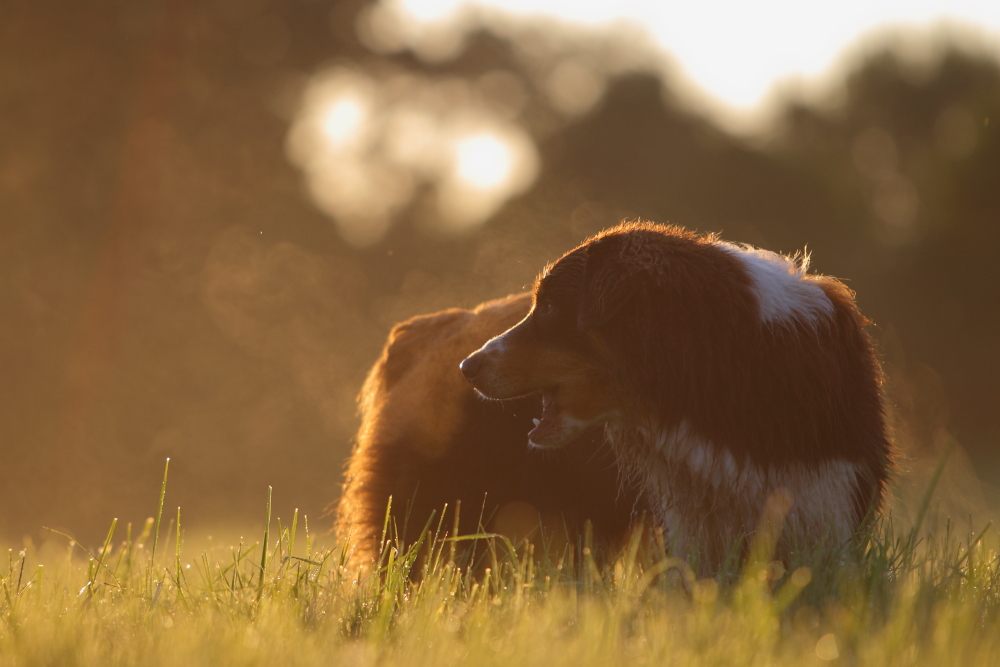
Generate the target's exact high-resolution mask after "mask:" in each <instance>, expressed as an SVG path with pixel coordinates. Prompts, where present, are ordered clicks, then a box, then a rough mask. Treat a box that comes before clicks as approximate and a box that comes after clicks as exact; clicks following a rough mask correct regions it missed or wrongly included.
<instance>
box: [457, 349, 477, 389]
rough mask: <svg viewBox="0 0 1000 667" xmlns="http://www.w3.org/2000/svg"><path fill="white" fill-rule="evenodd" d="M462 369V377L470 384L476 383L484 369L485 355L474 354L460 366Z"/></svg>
mask: <svg viewBox="0 0 1000 667" xmlns="http://www.w3.org/2000/svg"><path fill="white" fill-rule="evenodd" d="M458 367H459V368H461V369H462V375H464V376H465V379H466V380H468V381H469V382H475V380H476V376H477V375H479V371H481V370H482V369H483V355H481V354H479V353H478V352H477V353H476V354H473V355H471V356H469V357H466V358H465V360H464V361H463V362H462V363H460V364H459V365H458Z"/></svg>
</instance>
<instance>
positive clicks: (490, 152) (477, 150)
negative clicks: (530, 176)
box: [455, 134, 512, 190]
mask: <svg viewBox="0 0 1000 667" xmlns="http://www.w3.org/2000/svg"><path fill="white" fill-rule="evenodd" d="M455 152H456V154H457V158H458V175H459V177H460V178H461V179H462V180H464V181H465V182H467V183H469V184H470V185H472V186H475V187H477V188H481V189H484V190H487V189H491V188H496V187H498V186H500V185H502V184H503V183H504V181H506V180H507V178H508V177H509V176H510V171H511V163H512V156H511V152H510V149H509V148H508V147H507V145H506V144H505V143H504V142H503V141H501V140H500V139H499V138H498V137H496V136H494V135H491V134H478V135H474V136H471V137H467V138H465V139H462V140H460V141H459V142H458V144H457V146H456V149H455Z"/></svg>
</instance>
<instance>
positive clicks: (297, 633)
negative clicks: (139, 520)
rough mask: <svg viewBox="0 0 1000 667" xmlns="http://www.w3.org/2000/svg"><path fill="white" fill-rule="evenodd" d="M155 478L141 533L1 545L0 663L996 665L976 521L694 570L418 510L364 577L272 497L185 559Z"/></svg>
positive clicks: (881, 532)
mask: <svg viewBox="0 0 1000 667" xmlns="http://www.w3.org/2000/svg"><path fill="white" fill-rule="evenodd" d="M165 488H166V471H165V474H164V487H163V491H161V496H160V505H159V508H158V512H157V517H156V519H155V521H154V519H152V518H150V519H149V520H147V522H146V525H145V526H144V527H143V529H142V530H141V531H140V534H139V535H138V536H133V534H132V530H131V526H128V527H126V529H125V538H124V539H121V538H120V537H119V539H118V541H116V534H117V530H118V527H117V521H114V522H112V524H111V527H110V529H109V531H108V535H107V538H106V540H105V541H104V544H103V547H102V548H101V549H100V550H99V551H97V552H96V553H91V552H86V551H84V550H83V549H81V548H80V547H79V546H78V545H76V544H75V543H74V542H72V541H70V540H71V538H69V536H66V539H67V541H68V551H67V554H66V555H65V557H61V558H51V559H49V560H50V562H45V563H42V564H39V565H35V564H34V563H32V564H31V565H28V564H27V563H28V559H29V557H28V555H26V554H25V553H24V552H22V553H21V554H16V553H14V552H12V551H11V552H8V558H7V563H6V564H4V565H5V566H6V567H3V566H0V577H2V580H0V665H91V664H101V665H218V664H226V665H256V664H281V665H327V664H337V665H340V664H345V665H359V666H360V665H375V664H400V665H430V664H433V665H450V664H475V665H491V664H496V665H540V666H544V667H554V666H557V665H573V666H574V667H576V666H580V665H605V664H621V663H625V662H626V661H627V662H628V664H637V665H641V664H657V665H660V664H667V665H699V666H702V665H727V666H728V665H768V666H780V665H796V666H798V665H826V664H850V665H935V666H937V665H949V664H954V665H996V664H1000V581H998V578H1000V560H998V555H997V551H996V548H995V544H996V540H993V539H992V538H991V534H990V533H989V532H987V531H981V532H979V533H977V534H972V533H966V534H964V535H959V534H957V531H956V530H954V529H953V527H952V526H951V524H946V526H945V528H944V529H943V530H942V531H940V532H939V533H937V534H932V533H928V532H926V531H924V532H921V529H920V526H919V523H918V525H917V526H915V527H914V528H911V529H909V530H905V531H904V530H900V529H897V528H895V527H894V526H893V524H892V521H891V520H882V521H880V522H878V523H877V524H876V525H874V526H873V527H872V529H871V530H870V531H867V532H865V533H862V534H859V535H858V536H857V539H856V540H855V541H854V542H853V543H852V544H849V545H845V546H844V548H843V549H840V550H838V551H836V552H833V553H830V552H827V553H825V554H812V555H803V556H801V557H800V561H801V562H798V563H795V564H793V565H792V566H791V567H789V568H787V569H786V568H785V567H784V566H783V565H782V564H780V563H777V562H768V559H767V558H761V557H759V556H760V555H761V554H763V553H765V552H766V550H767V545H766V544H763V545H762V544H760V543H758V544H757V545H756V546H755V552H756V553H757V554H758V557H757V558H755V559H752V560H751V562H750V563H748V564H746V565H744V566H742V567H741V568H739V569H737V568H735V567H733V568H730V569H729V570H727V571H726V572H723V573H720V574H719V576H717V577H716V578H713V579H700V580H699V579H697V578H696V577H695V576H694V575H693V573H692V571H691V569H690V568H688V567H687V565H686V564H685V563H684V562H683V561H680V560H678V559H673V558H669V557H667V556H666V555H664V554H663V553H662V552H661V551H660V548H661V547H660V545H658V544H657V543H656V540H655V538H636V539H634V540H633V541H632V543H631V544H630V545H629V547H628V548H627V549H626V550H625V551H624V552H623V553H622V554H618V555H617V556H616V557H615V558H610V559H603V560H604V561H607V562H605V564H603V565H601V564H599V562H601V559H598V558H596V555H595V554H594V553H593V552H592V550H591V549H590V547H589V546H588V540H586V539H583V540H581V542H580V543H579V544H577V545H575V546H573V547H569V548H567V549H565V550H564V551H562V552H560V553H556V554H551V553H548V552H546V553H544V554H543V555H541V556H539V555H536V554H535V553H534V552H533V549H532V547H530V546H528V545H522V546H520V547H515V545H512V544H510V543H509V542H507V541H505V540H504V539H503V538H500V537H495V536H494V537H489V536H465V537H463V538H461V539H451V538H448V537H447V534H446V531H444V530H442V526H440V525H439V524H438V525H435V524H433V523H429V524H428V528H427V529H426V530H425V536H424V538H423V539H422V540H420V541H418V543H416V544H414V545H404V544H400V543H399V542H398V541H397V540H394V539H392V538H391V532H392V531H391V530H390V526H389V525H388V522H387V525H386V533H387V535H386V539H385V540H384V542H383V544H384V547H383V549H382V553H381V556H380V559H379V561H378V563H375V564H373V567H374V568H375V571H376V572H375V574H374V575H373V576H359V573H358V572H355V571H352V569H351V568H349V567H348V566H347V564H346V560H345V558H344V556H343V555H344V553H345V550H344V548H343V547H342V546H337V547H334V548H330V549H328V548H319V547H317V546H316V545H315V544H314V543H313V539H312V536H311V535H310V534H309V531H308V521H307V520H306V519H305V518H304V517H303V520H302V521H300V519H299V516H298V514H297V513H296V514H295V515H294V516H293V518H292V521H291V523H290V525H287V526H282V525H281V522H280V520H278V521H277V522H276V523H277V526H276V529H277V530H276V533H275V534H274V535H272V534H271V532H270V530H271V527H272V526H271V523H272V522H271V516H270V515H271V508H270V490H269V492H268V505H267V510H266V511H267V522H266V528H265V532H264V535H263V539H262V541H261V542H260V543H255V544H245V543H243V542H240V543H239V544H236V545H233V546H232V547H227V548H218V547H216V548H213V549H209V550H206V551H203V552H201V553H197V554H189V553H186V552H185V550H184V544H183V533H182V531H181V516H180V510H178V513H177V516H176V519H175V522H174V524H173V526H172V527H173V528H174V530H170V529H169V528H168V529H167V530H166V531H161V525H160V524H161V522H162V518H163V516H162V515H163V493H164V492H165ZM925 511H926V504H925V505H924V506H923V508H922V510H921V516H922V515H923V513H924V512H925ZM300 523H301V524H302V525H301V526H300ZM987 528H988V526H987ZM161 532H163V533H164V539H163V541H162V542H161ZM984 535H985V539H984ZM171 538H172V539H173V545H172V547H173V548H172V549H171V548H170V546H171V545H170V544H169V542H170V539H171ZM150 539H152V542H151V545H152V546H151V548H150V549H148V550H147V548H146V545H147V544H149V543H150ZM987 542H989V543H990V544H987ZM263 547H266V548H263ZM658 554H659V555H658ZM463 562H472V563H473V565H472V566H471V567H462V566H461V565H460V563H463ZM3 570H6V571H5V572H3Z"/></svg>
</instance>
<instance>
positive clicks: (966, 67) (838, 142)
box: [0, 0, 1000, 541]
mask: <svg viewBox="0 0 1000 667" xmlns="http://www.w3.org/2000/svg"><path fill="white" fill-rule="evenodd" d="M684 4H700V5H702V6H701V7H700V8H681V7H671V6H670V5H669V3H651V2H645V3H644V2H615V3H611V2H607V3H600V4H598V3H592V4H587V3H565V2H558V1H557V0H536V1H534V2H531V3H528V2H525V0H489V1H485V0H484V1H483V2H479V3H466V2H457V1H454V0H377V1H375V2H370V1H368V0H336V1H330V0H284V1H279V0H205V1H203V2H193V1H191V0H87V1H86V2H79V1H77V0H62V1H60V0H4V2H3V3H0V539H2V540H9V541H20V540H22V536H25V535H26V536H29V537H31V536H33V538H34V539H40V538H41V539H44V536H45V534H46V533H45V531H44V530H43V529H42V526H51V527H54V528H59V529H61V530H68V531H70V532H72V533H73V534H75V535H78V536H81V538H82V539H86V540H88V541H90V540H97V539H99V537H101V536H103V532H104V531H105V530H106V527H107V525H108V524H109V522H110V520H111V518H112V517H119V518H120V520H121V521H122V522H125V521H132V522H136V523H140V524H141V522H142V521H143V520H144V519H145V517H147V516H149V515H150V514H152V513H153V512H154V511H155V508H156V502H157V497H158V493H159V482H160V479H161V478H162V473H163V464H164V460H165V459H166V457H168V456H169V457H171V472H170V476H171V479H170V483H169V485H168V492H167V501H166V505H167V508H168V510H169V511H173V510H172V508H174V507H176V506H178V505H180V506H182V507H184V511H185V517H186V519H185V521H186V523H187V526H188V529H189V530H192V529H195V528H197V529H199V530H200V529H202V528H204V529H205V530H208V529H210V528H211V527H212V526H220V525H229V526H236V527H242V526H251V525H257V524H260V523H261V519H262V517H263V512H264V504H265V500H266V497H267V487H268V485H271V486H273V487H274V498H275V514H277V515H279V516H282V517H290V516H291V512H292V508H293V507H298V508H300V510H301V511H302V512H305V513H307V514H309V516H310V518H311V519H312V521H311V527H312V529H313V530H314V531H315V530H316V526H319V527H320V529H325V528H326V527H328V525H329V521H328V520H326V521H324V520H323V519H321V518H320V516H321V515H322V513H323V510H324V508H325V507H326V506H327V505H329V504H330V503H331V502H332V501H334V500H335V499H336V497H337V495H338V493H339V485H340V483H341V474H342V466H343V462H344V459H345V457H346V456H347V455H348V453H349V452H350V447H351V438H352V435H353V432H354V430H355V429H356V427H357V420H356V416H355V396H356V394H357V392H358V389H359V388H360V385H361V382H362V380H363V378H364V375H365V372H366V370H367V368H368V367H369V366H370V365H371V363H372V362H373V361H374V360H375V358H376V356H377V355H378V353H379V351H380V349H381V346H382V343H383V341H384V339H385V336H386V334H387V333H388V331H389V329H390V328H391V326H392V325H393V324H394V323H396V322H398V321H400V320H403V319H405V318H407V317H410V316H412V315H416V314H420V313H425V312H429V311H433V310H436V309H441V308H445V307H450V306H472V305H474V304H476V303H478V302H480V301H482V300H485V299H488V298H494V297H498V296H503V295H505V294H508V293H512V292H517V291H520V290H522V289H523V288H524V287H526V286H527V285H529V284H530V282H531V281H532V279H533V278H534V276H535V275H536V273H537V272H538V271H539V270H540V269H541V268H542V267H543V266H544V264H545V263H546V262H547V261H551V260H552V259H555V258H556V257H558V256H559V255H560V254H561V253H563V252H564V251H566V250H568V249H570V248H571V247H573V246H574V245H576V244H577V243H579V242H580V241H582V240H583V239H584V238H585V237H587V236H588V235H590V234H592V233H595V232H597V231H598V230H600V229H602V228H604V227H607V226H609V225H612V224H614V223H616V222H617V221H619V220H621V219H622V218H635V217H641V218H643V219H650V220H654V221H658V222H671V223H676V224H681V225H684V226H687V227H689V228H693V229H697V230H701V231H719V232H722V233H723V235H724V236H725V237H726V238H727V239H729V240H733V241H742V242H748V243H752V244H755V245H760V246H764V247H766V248H769V249H773V250H777V251H783V252H794V251H796V250H799V249H802V248H803V247H806V246H808V249H809V250H810V251H811V252H812V253H813V260H814V261H813V266H814V267H815V269H816V270H818V271H820V272H823V273H829V274H833V275H836V276H838V277H841V278H843V279H845V280H847V281H848V284H849V285H850V286H851V288H852V289H854V290H856V291H857V293H858V301H859V303H860V305H861V308H862V310H863V312H864V313H865V314H866V315H867V316H868V317H869V318H871V319H872V320H873V321H874V322H875V324H876V326H875V327H874V328H873V329H872V332H873V334H874V335H875V337H876V338H877V339H878V340H879V342H880V345H881V351H882V354H883V357H884V359H885V362H886V368H887V371H888V376H889V387H888V393H889V397H890V402H891V405H892V418H893V421H894V423H895V425H896V428H897V437H898V440H899V443H900V447H901V448H902V449H904V450H905V454H906V456H905V458H904V459H902V464H901V470H902V471H903V473H905V474H904V475H902V476H901V480H902V482H901V489H902V490H901V491H900V493H901V494H903V495H905V494H906V493H908V492H909V493H918V492H919V491H920V488H919V486H920V485H919V483H918V482H914V481H913V480H919V479H921V477H920V471H922V470H927V469H929V468H932V467H933V465H934V463H935V462H936V461H937V459H938V457H939V456H940V453H941V452H942V451H943V450H944V449H945V448H946V447H947V443H949V442H957V443H959V447H958V448H956V450H955V453H954V454H953V455H952V459H951V463H950V464H949V470H951V471H953V472H952V473H949V475H950V476H949V475H946V478H945V487H942V488H946V489H948V493H950V494H952V496H953V497H954V498H957V499H958V501H960V502H958V501H956V502H958V504H957V505H956V507H958V508H959V510H957V511H959V512H964V511H966V509H967V508H970V507H974V508H976V509H977V511H979V509H981V508H983V507H986V508H987V509H986V510H985V511H987V512H988V511H991V510H989V509H988V508H989V507H990V506H992V505H990V503H989V497H990V495H991V494H990V491H989V489H991V488H992V487H993V486H994V485H996V484H998V483H1000V414H998V408H1000V262H998V261H997V259H996V257H995V252H996V248H997V247H998V246H1000V66H998V62H1000V9H996V8H995V7H993V3H975V2H967V3H965V4H962V3H955V2H952V3H950V4H949V6H948V10H947V12H945V11H944V9H942V8H939V7H935V6H934V3H930V2H925V3H913V2H910V3H905V4H904V3H898V4H893V3H884V6H883V4H880V3H878V2H867V3H852V2H841V3H836V4H833V3H830V4H829V5H828V6H825V7H813V8H807V7H804V6H801V5H810V4H814V3H795V4H791V5H789V6H785V5H783V4H781V3H767V2H764V3H752V9H751V8H750V6H749V5H747V6H746V7H743V6H742V5H743V4H745V3H723V4H721V5H712V4H711V3H684ZM660 5H663V6H660ZM730 5H734V6H730ZM735 5H740V7H739V8H738V7H735ZM942 7H943V5H942ZM911 473H912V474H911ZM949 485H950V486H949ZM907 489H909V491H907ZM963 503H964V504H963ZM970 511H971V510H970ZM84 536H86V537H84Z"/></svg>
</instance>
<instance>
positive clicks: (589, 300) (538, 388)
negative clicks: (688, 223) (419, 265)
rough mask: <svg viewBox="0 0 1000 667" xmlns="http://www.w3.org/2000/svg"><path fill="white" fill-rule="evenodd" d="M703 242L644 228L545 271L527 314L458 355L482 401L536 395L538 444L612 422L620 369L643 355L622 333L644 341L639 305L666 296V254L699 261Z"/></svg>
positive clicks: (599, 240)
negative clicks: (468, 353)
mask: <svg viewBox="0 0 1000 667" xmlns="http://www.w3.org/2000/svg"><path fill="white" fill-rule="evenodd" d="M700 245H702V241H701V239H699V238H697V237H695V236H694V235H692V234H689V233H687V232H684V231H682V230H679V229H676V228H664V227H653V226H651V225H631V226H620V227H618V228H615V229H613V230H608V231H607V232H605V233H603V234H601V235H599V236H597V237H595V238H593V239H590V240H588V241H587V242H585V243H584V244H583V245H581V246H579V247H578V248H576V249H574V250H571V251H570V252H568V253H566V254H565V255H563V257H561V258H560V259H559V260H558V261H556V262H555V263H554V264H552V265H551V266H549V267H548V268H547V269H546V270H545V271H544V272H543V273H542V275H541V276H540V277H539V278H538V280H537V281H536V283H535V293H534V302H533V305H532V308H531V310H530V312H529V313H528V315H527V316H526V317H525V318H524V319H523V320H522V321H521V322H520V323H518V324H517V325H515V326H514V327H513V328H511V329H510V330H508V331H507V332H505V333H504V334H502V335H500V336H497V337H496V338H494V339H493V340H491V341H489V342H488V343H487V344H486V345H484V346H483V347H482V348H481V349H480V350H478V351H477V352H476V353H474V354H472V355H471V356H469V357H468V358H467V359H465V361H463V362H462V364H461V368H462V372H463V373H464V374H465V377H466V378H467V379H468V380H469V381H470V382H472V384H473V385H474V386H475V388H476V389H477V390H478V391H479V392H480V393H481V394H483V395H484V396H486V397H487V398H494V399H508V398H514V397H517V396H523V395H525V394H530V393H534V392H541V394H542V404H543V413H542V417H541V419H540V420H538V423H537V424H536V425H535V428H534V429H533V430H532V431H531V432H530V433H529V443H530V444H531V445H533V446H536V447H558V446H561V445H564V444H567V443H568V442H570V441H571V440H572V439H573V438H575V437H576V436H578V435H579V434H580V433H581V432H582V431H583V430H584V429H586V428H588V427H589V426H592V425H594V424H596V423H599V422H607V421H614V420H616V419H618V418H619V417H620V416H621V412H622V408H623V406H622V402H623V401H622V400H621V399H620V397H619V396H617V395H616V394H619V393H621V392H620V391H618V389H620V384H621V382H620V380H621V377H620V376H621V373H620V370H621V368H622V367H623V366H625V367H630V368H634V367H635V366H636V365H637V364H639V365H641V364H642V357H643V355H644V354H645V351H644V350H640V349H634V350H630V349H628V348H630V347H634V346H633V345H632V344H631V341H632V340H635V339H637V338H641V336H638V335H637V332H631V331H629V330H628V329H630V328H636V329H642V330H645V331H646V332H647V336H646V337H647V338H648V332H649V331H650V328H651V327H652V328H653V329H656V328H657V326H656V323H654V322H649V321H647V319H648V317H649V315H648V314H647V313H646V312H645V311H647V310H648V305H649V303H650V301H651V300H652V299H656V300H657V301H659V299H660V298H661V297H662V296H663V294H662V290H660V289H659V286H661V285H663V284H664V282H665V281H666V280H667V277H666V274H665V273H664V266H665V264H666V263H667V259H668V257H669V258H670V259H672V258H673V257H675V256H677V255H678V254H679V255H686V256H688V258H689V259H690V258H691V257H694V258H695V259H696V260H697V256H698V251H697V248H695V247H696V246H700ZM692 248H694V249H695V252H693V253H692V252H691V250H692ZM688 263H690V262H688ZM695 263H697V262H695ZM659 311H660V312H661V313H662V312H665V311H664V309H663V308H660V309H659ZM650 361H651V362H654V363H655V360H652V359H650Z"/></svg>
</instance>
